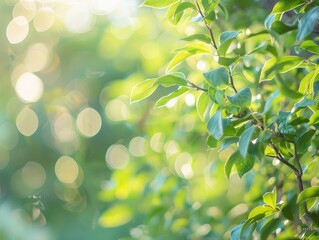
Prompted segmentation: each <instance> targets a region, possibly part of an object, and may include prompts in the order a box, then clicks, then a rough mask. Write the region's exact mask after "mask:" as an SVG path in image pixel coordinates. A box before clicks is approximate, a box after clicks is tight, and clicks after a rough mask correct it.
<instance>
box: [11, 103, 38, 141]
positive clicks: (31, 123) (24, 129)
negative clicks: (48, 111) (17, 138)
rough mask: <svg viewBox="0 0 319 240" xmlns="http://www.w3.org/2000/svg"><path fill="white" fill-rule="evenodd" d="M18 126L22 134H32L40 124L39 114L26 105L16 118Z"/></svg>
mask: <svg viewBox="0 0 319 240" xmlns="http://www.w3.org/2000/svg"><path fill="white" fill-rule="evenodd" d="M16 126H17V128H18V130H19V132H20V133H21V134H22V135H24V136H27V137H28V136H31V135H32V134H34V133H35V131H36V130H37V129H38V126H39V120H38V117H37V114H36V113H35V112H34V111H33V110H32V109H30V108H28V107H25V108H24V109H22V110H21V111H20V112H19V114H18V116H17V118H16Z"/></svg>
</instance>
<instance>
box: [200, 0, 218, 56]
mask: <svg viewBox="0 0 319 240" xmlns="http://www.w3.org/2000/svg"><path fill="white" fill-rule="evenodd" d="M196 7H197V9H198V12H199V14H200V15H201V16H202V18H203V21H204V23H205V26H206V28H207V30H208V32H209V35H210V38H211V40H212V41H211V44H212V46H213V47H214V48H215V49H216V50H217V44H216V41H215V38H214V34H213V30H212V28H211V27H210V26H209V24H208V23H207V21H206V19H205V17H206V16H205V14H204V13H203V11H202V9H201V8H200V6H199V3H198V1H196Z"/></svg>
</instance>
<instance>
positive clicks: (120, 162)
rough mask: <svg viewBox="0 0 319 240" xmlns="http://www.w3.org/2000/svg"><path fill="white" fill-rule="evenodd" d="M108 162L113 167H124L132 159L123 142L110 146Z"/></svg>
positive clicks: (106, 158)
mask: <svg viewBox="0 0 319 240" xmlns="http://www.w3.org/2000/svg"><path fill="white" fill-rule="evenodd" d="M105 161H106V164H107V165H108V166H109V167H110V168H112V169H123V168H125V167H126V166H127V164H128V162H129V161H130V156H129V153H128V150H127V148H126V147H125V146H123V145H121V144H114V145H112V146H110V147H109V148H108V150H107V151H106V155H105Z"/></svg>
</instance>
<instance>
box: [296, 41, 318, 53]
mask: <svg viewBox="0 0 319 240" xmlns="http://www.w3.org/2000/svg"><path fill="white" fill-rule="evenodd" d="M301 50H306V51H308V52H312V53H316V54H319V46H318V45H317V44H316V43H315V42H314V41H312V40H306V41H304V42H302V43H301V44H300V45H299V46H298V47H295V51H296V52H297V53H298V54H299V53H300V51H301Z"/></svg>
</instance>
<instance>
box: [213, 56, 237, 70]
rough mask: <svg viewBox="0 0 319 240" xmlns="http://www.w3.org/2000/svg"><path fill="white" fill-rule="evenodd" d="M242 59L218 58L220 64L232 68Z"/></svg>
mask: <svg viewBox="0 0 319 240" xmlns="http://www.w3.org/2000/svg"><path fill="white" fill-rule="evenodd" d="M239 59H240V56H237V57H229V58H226V57H219V58H218V63H219V64H220V65H222V66H226V67H228V66H230V65H232V64H234V63H235V62H237V61H238V60H239Z"/></svg>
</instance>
